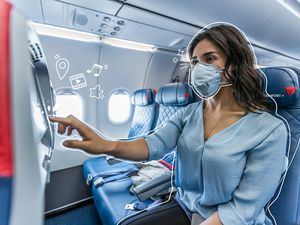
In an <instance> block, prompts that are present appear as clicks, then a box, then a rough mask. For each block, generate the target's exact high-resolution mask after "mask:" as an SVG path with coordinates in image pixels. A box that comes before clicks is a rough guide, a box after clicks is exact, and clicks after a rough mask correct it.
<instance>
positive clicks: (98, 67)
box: [86, 64, 108, 77]
mask: <svg viewBox="0 0 300 225" xmlns="http://www.w3.org/2000/svg"><path fill="white" fill-rule="evenodd" d="M103 69H105V70H107V69H108V66H107V65H104V66H102V65H99V64H94V65H93V66H92V68H91V69H89V70H87V71H86V72H87V73H92V72H93V71H94V70H95V73H94V76H95V77H98V76H100V74H101V71H102V70H103Z"/></svg>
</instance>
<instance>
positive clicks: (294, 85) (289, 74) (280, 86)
mask: <svg viewBox="0 0 300 225" xmlns="http://www.w3.org/2000/svg"><path fill="white" fill-rule="evenodd" d="M260 70H261V71H262V72H263V73H264V74H265V75H266V77H264V76H263V80H264V82H266V80H265V78H267V84H268V87H267V91H268V93H269V94H270V95H271V96H272V98H273V99H274V100H275V101H276V103H277V105H278V106H279V107H282V106H288V105H292V104H294V103H295V102H296V101H297V100H298V98H299V79H298V75H297V72H296V71H295V70H293V69H291V68H285V67H269V68H263V69H260ZM264 87H265V85H264ZM269 100H270V102H271V104H272V105H274V102H273V101H272V100H271V99H270V98H269Z"/></svg>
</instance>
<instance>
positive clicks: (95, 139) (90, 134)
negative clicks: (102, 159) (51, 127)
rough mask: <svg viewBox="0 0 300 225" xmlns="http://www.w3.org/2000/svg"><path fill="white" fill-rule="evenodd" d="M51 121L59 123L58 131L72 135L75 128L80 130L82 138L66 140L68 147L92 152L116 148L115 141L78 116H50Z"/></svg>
mask: <svg viewBox="0 0 300 225" xmlns="http://www.w3.org/2000/svg"><path fill="white" fill-rule="evenodd" d="M49 120H50V121H51V122H57V123H58V130H57V131H58V133H60V134H64V133H65V132H67V135H68V136H70V135H71V134H72V131H73V130H74V129H75V130H77V131H78V133H79V134H80V136H81V137H82V140H81V141H80V140H65V141H64V142H63V145H64V146H65V147H68V148H80V149H82V150H84V151H86V152H87V153H91V154H101V153H104V154H108V153H110V151H112V149H113V148H114V144H115V143H114V142H113V141H108V140H105V139H104V138H102V137H100V136H99V135H98V134H96V133H95V132H94V131H93V130H92V129H91V128H90V127H88V126H87V125H86V124H85V123H83V122H82V121H80V120H79V119H77V118H76V117H74V116H72V115H69V116H67V117H66V118H63V117H50V118H49Z"/></svg>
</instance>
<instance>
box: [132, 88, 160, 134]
mask: <svg viewBox="0 0 300 225" xmlns="http://www.w3.org/2000/svg"><path fill="white" fill-rule="evenodd" d="M131 103H132V104H133V105H134V115H133V120H132V123H131V128H130V130H129V134H128V138H133V137H138V136H142V135H144V134H146V133H148V132H149V131H151V130H152V129H153V128H154V126H155V123H156V117H157V111H158V106H157V104H156V103H155V90H154V89H139V90H136V91H135V92H134V93H133V96H132V98H131Z"/></svg>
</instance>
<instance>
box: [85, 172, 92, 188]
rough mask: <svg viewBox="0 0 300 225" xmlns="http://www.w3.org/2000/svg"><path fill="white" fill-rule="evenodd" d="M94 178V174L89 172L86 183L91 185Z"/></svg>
mask: <svg viewBox="0 0 300 225" xmlns="http://www.w3.org/2000/svg"><path fill="white" fill-rule="evenodd" d="M92 180H93V176H92V174H90V173H89V174H88V175H87V177H86V181H85V183H86V185H87V186H90V183H91V181H92Z"/></svg>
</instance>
